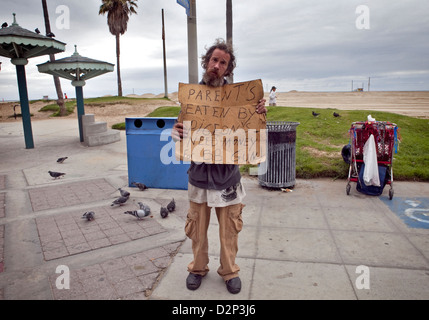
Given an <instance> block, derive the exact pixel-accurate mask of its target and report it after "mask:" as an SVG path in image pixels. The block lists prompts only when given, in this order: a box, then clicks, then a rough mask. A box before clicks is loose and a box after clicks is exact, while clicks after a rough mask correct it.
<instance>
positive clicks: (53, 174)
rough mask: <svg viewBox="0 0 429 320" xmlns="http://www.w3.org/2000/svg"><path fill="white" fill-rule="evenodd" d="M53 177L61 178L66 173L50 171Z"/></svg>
mask: <svg viewBox="0 0 429 320" xmlns="http://www.w3.org/2000/svg"><path fill="white" fill-rule="evenodd" d="M48 172H49V174H50V175H51V177H52V178H54V179H56V178H60V177H61V176H63V175H65V173H62V172H55V171H48Z"/></svg>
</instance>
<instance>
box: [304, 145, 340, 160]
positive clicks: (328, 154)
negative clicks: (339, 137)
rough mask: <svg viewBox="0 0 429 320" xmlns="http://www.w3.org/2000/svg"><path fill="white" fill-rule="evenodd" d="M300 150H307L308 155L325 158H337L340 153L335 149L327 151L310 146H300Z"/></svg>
mask: <svg viewBox="0 0 429 320" xmlns="http://www.w3.org/2000/svg"><path fill="white" fill-rule="evenodd" d="M302 150H304V151H307V152H308V153H309V154H310V155H312V156H314V157H316V158H320V157H326V158H333V159H334V158H338V156H339V155H340V153H339V152H337V151H335V152H328V151H323V150H319V149H316V148H312V147H302Z"/></svg>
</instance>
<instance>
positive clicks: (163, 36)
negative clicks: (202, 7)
mask: <svg viewBox="0 0 429 320" xmlns="http://www.w3.org/2000/svg"><path fill="white" fill-rule="evenodd" d="M161 12H162V50H163V56H164V98H168V88H167V61H166V60H167V57H166V52H165V27H164V9H162V11H161Z"/></svg>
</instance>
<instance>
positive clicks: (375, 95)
mask: <svg viewBox="0 0 429 320" xmlns="http://www.w3.org/2000/svg"><path fill="white" fill-rule="evenodd" d="M268 95H269V93H268V92H266V93H265V99H266V100H267V105H268V100H269V98H268ZM127 97H134V98H155V99H154V100H138V99H136V100H135V101H130V102H129V103H115V104H106V105H103V106H100V105H96V106H94V105H91V104H90V103H85V113H86V114H94V115H95V119H96V121H105V122H107V124H108V126H109V127H110V126H111V125H112V124H115V123H120V122H124V121H125V118H126V117H144V116H146V115H148V114H149V113H151V112H152V111H153V110H155V109H157V108H158V107H161V106H175V105H177V106H179V103H178V100H177V92H174V93H171V94H169V98H170V99H171V101H165V100H156V98H163V97H164V94H152V93H146V94H142V95H137V94H134V95H128V96H127ZM50 103H52V102H43V101H39V102H36V103H32V104H30V112H31V113H32V114H33V116H32V117H31V119H32V121H37V120H41V119H52V120H55V119H54V118H52V117H51V118H50V117H49V116H50V115H51V112H39V110H40V109H41V108H42V107H43V106H45V105H47V104H50ZM14 105H17V106H16V108H15V112H16V113H21V109H20V106H19V103H11V102H8V103H0V122H11V121H21V118H19V117H18V118H17V119H15V118H14V117H13V115H14V110H13V106H14ZM277 106H279V107H307V108H332V109H338V110H375V111H386V112H394V113H398V114H402V115H407V116H410V117H417V118H426V119H429V91H374V92H300V91H289V92H278V93H277ZM68 117H76V114H75V113H74V114H71V115H69V116H68Z"/></svg>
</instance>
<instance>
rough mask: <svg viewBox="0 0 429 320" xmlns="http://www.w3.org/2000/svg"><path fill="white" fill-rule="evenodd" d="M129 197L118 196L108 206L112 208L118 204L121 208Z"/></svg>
mask: <svg viewBox="0 0 429 320" xmlns="http://www.w3.org/2000/svg"><path fill="white" fill-rule="evenodd" d="M128 198H129V197H124V196H120V197H119V198H118V199H116V200H114V201H113V202H112V204H111V205H110V206H112V207H113V206H114V205H115V204H119V205H120V206H122V205H123V204H124V203H125V202H127V201H128Z"/></svg>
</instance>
